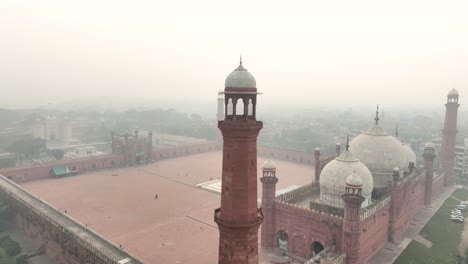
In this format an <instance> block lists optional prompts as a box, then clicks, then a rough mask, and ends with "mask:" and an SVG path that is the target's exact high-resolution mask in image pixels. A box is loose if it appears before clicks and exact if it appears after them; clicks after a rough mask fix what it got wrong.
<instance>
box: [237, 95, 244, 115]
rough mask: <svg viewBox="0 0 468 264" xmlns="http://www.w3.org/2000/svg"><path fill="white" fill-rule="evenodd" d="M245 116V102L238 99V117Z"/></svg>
mask: <svg viewBox="0 0 468 264" xmlns="http://www.w3.org/2000/svg"><path fill="white" fill-rule="evenodd" d="M243 115H244V100H243V99H242V98H239V99H237V102H236V116H243Z"/></svg>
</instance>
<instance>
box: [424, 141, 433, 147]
mask: <svg viewBox="0 0 468 264" xmlns="http://www.w3.org/2000/svg"><path fill="white" fill-rule="evenodd" d="M424 148H432V149H433V148H435V145H434V143H432V141H429V142H426V144H424Z"/></svg>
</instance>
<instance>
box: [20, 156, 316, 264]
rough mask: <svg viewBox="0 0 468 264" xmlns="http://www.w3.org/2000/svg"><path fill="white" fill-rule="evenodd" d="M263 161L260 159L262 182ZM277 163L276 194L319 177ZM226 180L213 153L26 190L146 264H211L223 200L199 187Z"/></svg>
mask: <svg viewBox="0 0 468 264" xmlns="http://www.w3.org/2000/svg"><path fill="white" fill-rule="evenodd" d="M263 161H264V159H263V158H259V163H258V170H259V171H258V176H259V177H261V167H262V164H263ZM275 163H276V166H277V170H278V171H277V176H278V177H279V182H278V184H277V190H281V189H283V188H286V187H289V186H291V185H303V184H306V183H309V182H310V180H311V179H313V177H314V175H313V173H314V169H313V167H309V166H304V165H300V164H295V163H290V162H283V161H275ZM219 177H221V152H211V153H205V154H198V155H192V156H187V157H180V158H176V159H171V160H164V161H161V162H159V163H157V164H150V165H146V166H139V167H131V168H123V169H116V170H105V171H97V172H91V173H87V174H83V175H79V176H73V177H69V178H63V179H55V180H52V179H50V180H49V179H48V180H41V181H34V182H28V183H25V184H23V186H24V187H25V188H26V189H28V190H29V191H31V192H32V193H34V194H36V195H38V196H40V197H41V199H43V200H45V201H47V202H49V203H51V204H52V205H53V206H55V207H57V208H60V209H61V210H62V211H63V210H67V213H68V214H69V215H70V216H72V217H73V218H75V219H77V220H78V221H79V222H81V223H83V224H86V225H88V227H89V228H91V229H93V230H95V231H97V232H98V233H99V234H101V235H103V236H104V237H105V238H107V239H109V240H110V241H112V242H113V243H115V244H117V245H122V246H123V247H124V248H125V249H126V250H127V251H129V252H130V253H131V254H134V255H136V256H138V257H139V258H140V259H142V260H143V261H145V263H148V264H159V263H200V264H205V263H216V262H217V253H218V229H217V228H216V224H215V223H214V221H213V210H214V209H215V208H217V207H219V201H220V196H219V194H216V193H212V192H208V191H205V190H203V189H200V188H199V187H196V185H197V184H199V183H202V182H206V181H209V180H210V179H216V178H219ZM155 194H157V195H158V199H155ZM260 195H261V184H260V181H259V196H260ZM266 263H268V262H266Z"/></svg>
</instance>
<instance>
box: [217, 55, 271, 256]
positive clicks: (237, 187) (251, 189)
mask: <svg viewBox="0 0 468 264" xmlns="http://www.w3.org/2000/svg"><path fill="white" fill-rule="evenodd" d="M256 87H257V86H256V81H255V78H254V77H253V75H252V74H250V73H249V72H248V71H247V70H246V69H245V68H244V66H243V65H242V61H240V63H239V66H238V67H237V68H236V69H235V70H234V71H233V72H232V73H231V74H229V76H228V77H227V78H226V81H225V90H224V99H225V100H224V105H225V111H224V112H225V115H224V119H223V120H222V121H218V127H219V129H220V130H221V132H222V134H223V167H222V185H221V207H220V208H218V209H216V210H215V212H214V221H215V222H216V223H217V224H218V227H219V257H218V263H219V264H257V263H258V228H259V227H260V224H261V223H262V221H263V214H262V211H261V209H259V208H258V204H257V136H258V133H259V132H260V130H261V129H262V127H263V123H262V122H260V121H257V120H256V105H257V94H258V92H257V88H256Z"/></svg>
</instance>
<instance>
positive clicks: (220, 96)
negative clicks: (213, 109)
mask: <svg viewBox="0 0 468 264" xmlns="http://www.w3.org/2000/svg"><path fill="white" fill-rule="evenodd" d="M223 95H224V92H223V91H222V90H219V91H218V111H217V114H216V117H217V120H218V121H222V120H224V96H223Z"/></svg>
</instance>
